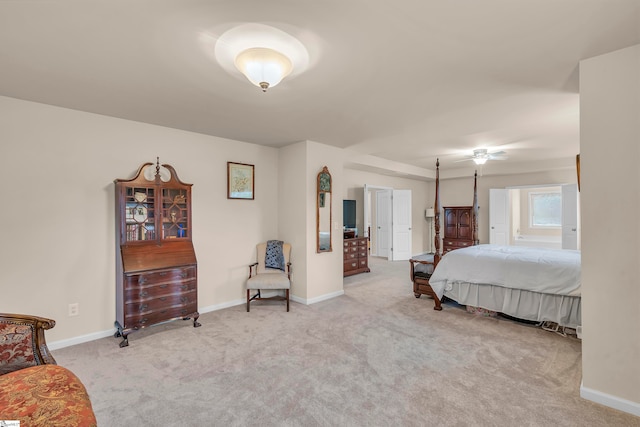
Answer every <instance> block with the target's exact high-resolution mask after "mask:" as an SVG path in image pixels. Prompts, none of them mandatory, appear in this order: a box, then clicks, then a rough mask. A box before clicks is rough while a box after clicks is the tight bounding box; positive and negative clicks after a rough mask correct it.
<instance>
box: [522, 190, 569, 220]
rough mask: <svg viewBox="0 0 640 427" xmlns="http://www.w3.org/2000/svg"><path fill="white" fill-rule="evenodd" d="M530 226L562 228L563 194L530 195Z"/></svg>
mask: <svg viewBox="0 0 640 427" xmlns="http://www.w3.org/2000/svg"><path fill="white" fill-rule="evenodd" d="M529 226H530V227H532V228H535V227H545V228H549V227H562V193H560V192H531V193H529Z"/></svg>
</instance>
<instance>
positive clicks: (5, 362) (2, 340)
mask: <svg viewBox="0 0 640 427" xmlns="http://www.w3.org/2000/svg"><path fill="white" fill-rule="evenodd" d="M55 325H56V322H55V321H54V320H52V319H46V318H44V317H38V316H29V315H25V314H7V313H0V375H2V374H6V373H9V372H13V371H17V370H20V369H24V368H28V367H30V366H36V365H44V364H51V365H55V364H56V361H55V359H54V358H53V356H52V355H51V353H50V352H49V348H47V342H46V341H45V337H44V331H45V330H47V329H51V328H53V327H54V326H55Z"/></svg>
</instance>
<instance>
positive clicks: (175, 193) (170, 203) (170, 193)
mask: <svg viewBox="0 0 640 427" xmlns="http://www.w3.org/2000/svg"><path fill="white" fill-rule="evenodd" d="M187 197H188V191H187V190H185V189H176V188H163V189H162V238H163V239H176V238H185V237H190V235H189V233H190V230H189V212H188V208H187V206H188V202H189V200H187Z"/></svg>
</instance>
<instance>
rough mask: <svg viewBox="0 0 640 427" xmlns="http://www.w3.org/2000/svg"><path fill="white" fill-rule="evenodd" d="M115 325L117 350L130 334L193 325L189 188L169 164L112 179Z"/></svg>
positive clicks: (193, 269) (194, 284)
mask: <svg viewBox="0 0 640 427" xmlns="http://www.w3.org/2000/svg"><path fill="white" fill-rule="evenodd" d="M114 182H115V198H116V321H115V326H116V328H117V332H116V333H115V337H122V341H121V342H120V347H126V346H127V345H129V340H128V335H129V333H131V332H132V331H135V330H138V329H141V328H145V327H147V326H151V325H155V324H158V323H161V322H165V321H168V320H174V319H185V320H186V319H190V318H193V326H194V327H198V326H200V323H198V317H199V316H200V315H199V313H198V282H197V261H196V254H195V250H194V248H193V243H192V241H191V237H192V228H191V184H185V183H183V182H182V181H180V179H179V178H178V175H177V174H176V171H175V170H174V169H173V167H172V166H171V165H166V164H165V165H160V161H159V159H158V160H156V164H155V165H154V164H153V163H145V164H143V165H142V166H140V168H139V169H138V172H137V174H136V176H135V177H133V178H132V179H116V180H115V181H114Z"/></svg>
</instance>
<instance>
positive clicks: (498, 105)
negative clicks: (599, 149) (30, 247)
mask: <svg viewBox="0 0 640 427" xmlns="http://www.w3.org/2000/svg"><path fill="white" fill-rule="evenodd" d="M245 23H261V24H266V25H270V26H272V27H275V28H278V29H280V30H282V31H285V32H287V33H289V34H290V35H292V36H294V37H296V38H297V39H298V40H300V41H301V42H302V43H303V44H304V45H305V47H306V48H307V51H308V53H309V67H308V69H307V70H306V71H304V72H302V73H298V74H297V75H295V76H291V77H289V78H287V79H285V80H283V81H282V83H280V85H278V86H277V87H274V88H271V89H270V90H269V91H267V92H266V93H263V92H262V91H261V90H260V89H259V88H257V87H255V86H253V85H251V84H250V83H249V82H248V81H247V80H246V79H245V78H244V77H243V76H242V75H240V73H239V72H231V73H230V72H229V71H228V70H226V69H225V68H224V67H223V66H221V64H219V63H218V62H217V61H216V56H215V54H214V48H215V42H216V40H217V39H218V37H220V36H221V35H222V34H223V33H224V32H225V31H227V30H229V29H231V28H233V27H235V26H237V25H239V24H245ZM638 43H640V1H639V0H561V1H559V0H483V1H477V0H455V1H446V2H445V1H442V0H395V1H393V2H392V1H384V0H323V1H307V0H270V1H269V2H264V0H261V1H257V0H244V1H240V0H233V1H231V0H180V1H175V0H135V1H123V0H108V1H107V0H91V1H89V0H81V1H67V0H59V1H47V0H42V1H24V0H16V1H12V0H4V1H1V2H0V95H5V96H9V97H14V98H19V99H24V100H30V101H36V102H41V103H45V104H52V105H58V106H62V107H67V108H72V109H77V110H83V111H88V112H93V113H98V114H103V115H107V116H113V117H120V118H124V119H130V120H135V121H140V122H145V123H152V124H156V125H162V126H167V127H172V128H177V129H184V130H188V131H193V132H199V133H203V134H209V135H215V136H219V137H223V138H229V139H233V140H239V141H246V142H252V143H256V144H261V145H267V146H274V147H280V146H285V145H288V144H291V143H294V142H299V141H303V140H311V141H316V142H320V143H324V144H328V145H333V146H337V147H342V148H347V149H350V150H352V152H353V153H354V154H360V155H363V156H365V157H366V156H367V155H368V156H375V158H380V159H384V160H382V161H380V159H377V160H376V162H371V164H372V165H375V164H377V166H372V168H374V169H375V168H378V169H381V170H384V169H385V168H386V167H385V164H396V165H403V164H405V165H410V166H409V169H411V170H415V171H420V170H423V169H424V170H430V171H432V170H433V169H434V165H435V160H436V158H440V161H441V164H442V168H445V167H446V168H447V169H455V168H461V167H462V168H473V167H474V165H473V163H472V162H470V161H467V162H456V161H458V160H461V159H464V158H465V156H467V155H470V154H471V152H472V151H473V149H474V148H479V147H483V148H488V149H489V151H497V150H504V151H506V153H507V156H508V160H505V161H493V162H492V161H489V162H488V163H487V164H486V165H485V166H484V167H483V170H484V173H485V174H490V173H501V172H503V173H504V172H506V171H512V172H513V171H519V172H523V171H534V170H544V169H549V168H564V167H572V166H573V161H574V158H575V155H576V154H577V153H578V152H579V111H578V108H579V99H578V84H579V81H578V80H579V75H578V63H579V61H580V60H582V59H586V58H590V57H593V56H597V55H601V54H603V53H607V52H611V51H614V50H617V49H621V48H625V47H628V46H631V45H634V44H638ZM356 157H357V156H356ZM355 167H357V166H355ZM412 168H413V169H412ZM396 169H401V167H398V168H396ZM416 175H420V173H419V172H417V173H416Z"/></svg>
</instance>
